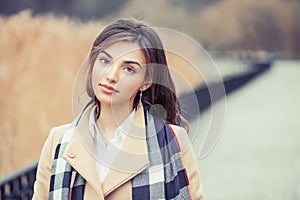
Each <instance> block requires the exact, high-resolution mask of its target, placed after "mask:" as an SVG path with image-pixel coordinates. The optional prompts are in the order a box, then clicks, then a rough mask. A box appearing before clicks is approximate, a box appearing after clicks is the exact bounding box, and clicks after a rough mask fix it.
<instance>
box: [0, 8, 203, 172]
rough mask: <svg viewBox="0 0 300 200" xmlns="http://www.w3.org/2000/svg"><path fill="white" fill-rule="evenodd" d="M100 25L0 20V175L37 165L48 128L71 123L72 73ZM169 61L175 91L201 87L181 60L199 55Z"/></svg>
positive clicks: (26, 16) (25, 15)
mask: <svg viewBox="0 0 300 200" xmlns="http://www.w3.org/2000/svg"><path fill="white" fill-rule="evenodd" d="M104 25H107V23H105V24H104V22H102V21H92V22H89V23H82V22H78V21H75V20H70V19H68V18H64V17H55V16H52V15H47V16H35V17H33V16H32V15H31V13H30V12H29V11H24V12H21V13H20V14H18V15H15V16H12V17H9V18H4V17H2V18H0V95H1V98H0V110H1V112H0V138H1V140H0V177H2V176H4V175H7V174H9V173H12V172H14V171H15V170H17V169H20V168H22V167H24V166H26V165H29V164H30V163H32V162H34V161H36V160H37V159H38V157H39V154H40V151H41V148H42V145H43V143H44V141H45V139H46V137H47V135H48V133H49V130H50V128H51V127H53V126H56V125H59V124H63V123H68V122H70V121H71V120H72V118H73V112H72V91H73V83H74V81H75V78H76V73H77V72H78V71H79V68H80V65H81V63H82V61H83V60H84V58H85V57H86V56H87V54H88V53H89V49H90V47H91V45H92V42H93V40H94V39H95V37H96V36H97V34H98V33H99V32H100V31H101V30H102V28H103V27H104ZM169 39H170V40H171V41H170V40H169V43H170V44H171V45H172V43H174V42H172V41H173V40H175V39H177V38H169ZM177 45H179V46H184V45H185V44H177ZM169 46H170V45H169ZM189 48H190V49H191V47H189ZM196 48H197V47H196ZM180 50H181V51H182V52H185V54H187V51H185V49H180ZM194 50H195V51H196V49H194ZM177 53H178V52H177ZM183 56H184V55H183ZM167 57H168V60H169V64H170V66H171V67H172V68H174V69H175V70H172V73H173V75H174V78H175V79H177V86H178V90H179V91H184V90H185V89H186V87H185V86H188V87H190V86H195V85H198V84H199V83H200V81H201V80H202V77H201V75H199V73H197V71H195V70H187V67H188V65H191V63H189V62H188V61H187V60H185V59H190V60H193V61H195V59H196V57H197V55H192V54H191V56H189V58H187V57H185V58H182V57H180V56H178V54H176V52H169V53H168V55H167ZM189 69H192V68H191V67H189ZM187 80H188V83H187V82H186V81H187ZM182 81H185V83H183V82H182ZM178 82H179V84H178ZM186 84H188V85H186Z"/></svg>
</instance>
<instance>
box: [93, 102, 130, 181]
mask: <svg viewBox="0 0 300 200" xmlns="http://www.w3.org/2000/svg"><path fill="white" fill-rule="evenodd" d="M134 116H135V111H133V112H132V113H131V114H130V115H129V116H128V118H127V119H126V120H125V121H124V122H123V123H122V124H121V125H120V126H119V127H118V128H117V129H116V131H115V134H114V137H113V138H112V139H110V140H106V138H105V137H104V136H103V134H102V133H101V131H100V130H99V128H98V126H97V123H96V106H94V107H93V109H92V110H91V113H90V117H89V130H90V134H91V136H92V138H93V142H94V154H95V158H96V168H97V172H98V175H99V179H100V183H103V181H104V179H105V177H106V176H107V173H108V171H109V168H110V167H111V166H112V164H113V162H114V161H115V159H116V157H117V155H118V154H119V152H120V150H121V149H122V146H123V144H124V141H125V139H126V137H127V134H128V132H129V128H130V127H131V126H132V122H133V118H134ZM106 141H107V142H106Z"/></svg>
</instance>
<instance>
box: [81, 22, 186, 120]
mask: <svg viewBox="0 0 300 200" xmlns="http://www.w3.org/2000/svg"><path fill="white" fill-rule="evenodd" d="M119 41H128V42H134V43H137V44H139V46H140V48H141V50H142V51H143V53H144V55H145V58H146V63H147V69H146V77H145V78H150V79H151V82H152V85H151V87H149V88H148V89H147V90H145V91H143V95H142V102H143V105H144V106H145V107H146V108H147V109H148V110H150V112H151V113H152V114H154V115H156V116H158V117H161V118H164V119H165V120H166V122H168V123H171V124H175V125H179V124H180V122H181V121H183V122H186V120H185V119H184V118H183V117H182V116H181V114H180V112H179V109H178V106H177V97H176V91H175V85H174V82H173V80H172V77H171V74H170V71H169V68H168V65H167V59H166V55H165V51H164V49H163V45H162V42H161V40H160V38H159V36H158V34H157V33H156V32H155V31H154V30H153V29H152V28H150V27H148V26H146V25H145V24H144V23H142V22H138V21H136V20H133V19H119V20H117V21H115V22H113V23H112V24H110V25H108V26H107V27H106V28H105V29H104V30H103V31H102V32H101V33H100V34H99V35H98V37H97V38H96V39H95V41H94V43H93V47H92V49H91V52H90V55H89V71H88V76H87V84H86V90H87V93H88V95H89V96H90V97H91V98H95V102H96V104H97V105H98V106H99V108H100V102H99V100H98V99H97V98H96V96H95V93H94V91H93V87H92V71H93V66H94V63H95V60H96V58H97V56H98V54H99V52H100V51H101V50H102V49H104V48H105V47H108V46H110V45H112V44H115V43H117V42H119ZM139 96H140V95H139V92H138V93H137V94H136V96H135V99H134V103H133V108H136V107H137V106H138V103H139ZM162 108H163V109H162Z"/></svg>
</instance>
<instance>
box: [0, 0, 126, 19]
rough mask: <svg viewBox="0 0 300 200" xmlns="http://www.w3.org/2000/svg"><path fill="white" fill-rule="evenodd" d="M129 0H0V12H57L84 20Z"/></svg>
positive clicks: (112, 9) (97, 17)
mask: <svg viewBox="0 0 300 200" xmlns="http://www.w3.org/2000/svg"><path fill="white" fill-rule="evenodd" d="M127 1H128V0H110V1H105V0H85V1H82V0H43V1H41V0H23V1H22V0H14V1H11V0H0V5H1V6H0V14H2V15H3V14H4V15H12V14H16V13H18V12H20V11H22V10H24V9H30V10H32V12H33V14H39V13H48V12H51V13H55V14H59V15H67V16H71V17H77V18H80V19H82V20H89V19H99V18H102V17H105V16H107V15H112V14H114V13H116V12H118V11H119V10H120V9H121V8H122V7H123V6H124V5H125V4H126V3H127Z"/></svg>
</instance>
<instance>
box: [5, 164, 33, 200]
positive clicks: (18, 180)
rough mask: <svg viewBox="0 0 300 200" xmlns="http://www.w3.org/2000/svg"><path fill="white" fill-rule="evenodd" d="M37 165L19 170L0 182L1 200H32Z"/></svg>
mask: <svg viewBox="0 0 300 200" xmlns="http://www.w3.org/2000/svg"><path fill="white" fill-rule="evenodd" d="M36 170H37V163H33V164H32V165H30V166H28V167H26V168H24V169H21V170H19V171H17V172H15V173H14V174H12V175H10V176H8V177H5V178H3V179H2V180H1V181H0V199H1V200H27V199H31V198H32V194H33V185H34V181H35V176H36Z"/></svg>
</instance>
